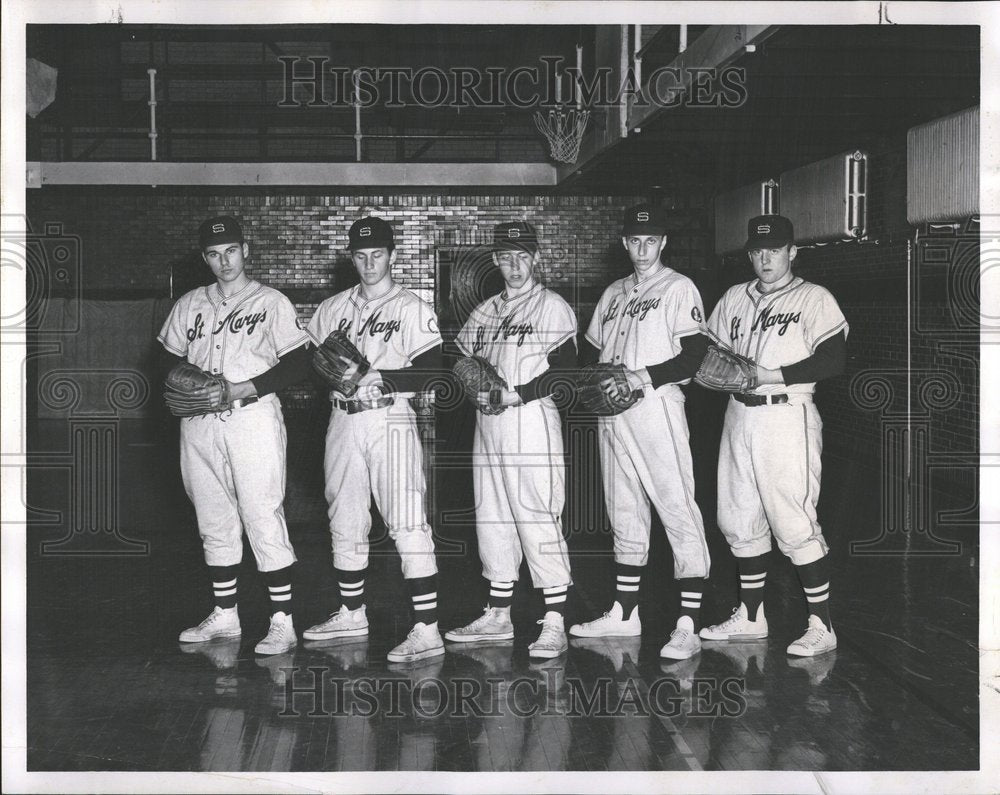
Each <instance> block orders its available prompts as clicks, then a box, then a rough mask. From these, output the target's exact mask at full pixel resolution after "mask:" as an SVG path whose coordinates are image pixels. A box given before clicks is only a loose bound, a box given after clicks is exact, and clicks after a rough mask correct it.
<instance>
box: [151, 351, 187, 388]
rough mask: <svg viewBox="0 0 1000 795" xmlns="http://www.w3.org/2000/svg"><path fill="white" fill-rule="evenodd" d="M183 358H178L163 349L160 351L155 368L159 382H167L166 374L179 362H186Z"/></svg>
mask: <svg viewBox="0 0 1000 795" xmlns="http://www.w3.org/2000/svg"><path fill="white" fill-rule="evenodd" d="M186 361H187V359H185V358H184V357H183V356H178V355H177V354H176V353H172V352H171V351H168V350H167V349H166V348H164V349H163V350H162V351H160V356H159V358H158V359H157V360H156V367H157V369H158V370H159V375H160V381H166V380H167V374H168V373H169V372H170V371H171V370H173V369H174V368H175V367H176V366H177V365H179V364H180V363H181V362H186Z"/></svg>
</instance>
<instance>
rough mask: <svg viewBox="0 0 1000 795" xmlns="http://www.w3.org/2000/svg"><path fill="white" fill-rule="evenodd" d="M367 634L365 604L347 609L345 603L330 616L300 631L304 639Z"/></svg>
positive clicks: (352, 636) (350, 636) (329, 638)
mask: <svg viewBox="0 0 1000 795" xmlns="http://www.w3.org/2000/svg"><path fill="white" fill-rule="evenodd" d="M367 634H368V615H367V613H366V612H365V606H364V605H361V607H359V608H357V609H356V610H348V609H347V607H346V606H345V605H341V606H340V610H338V611H337V612H336V613H331V614H330V617H329V618H328V619H327V620H326V621H323V622H321V623H319V624H316V625H315V626H312V627H309V629H307V630H306V631H305V632H303V633H302V637H303V638H305V639H306V640H333V639H334V638H356V637H358V636H360V635H367Z"/></svg>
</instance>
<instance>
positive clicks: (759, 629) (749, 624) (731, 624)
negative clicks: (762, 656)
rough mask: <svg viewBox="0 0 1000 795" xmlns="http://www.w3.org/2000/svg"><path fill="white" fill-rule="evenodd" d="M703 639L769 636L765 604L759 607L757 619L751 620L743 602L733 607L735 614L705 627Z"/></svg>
mask: <svg viewBox="0 0 1000 795" xmlns="http://www.w3.org/2000/svg"><path fill="white" fill-rule="evenodd" d="M698 634H699V635H701V637H702V640H758V639H760V638H766V637H767V619H766V618H764V604H763V603H761V605H760V607H758V608H757V620H756V621H751V620H750V618H749V616H748V615H747V609H746V606H745V605H744V604H743V603H742V602H741V603H740V605H739V606H738V607H736V608H733V614H732V615H731V616H730V617H729V618H727V619H726V620H725V621H723V622H722V623H721V624H713V625H712V626H710V627H704V628H703V629H702V630H701V632H699V633H698Z"/></svg>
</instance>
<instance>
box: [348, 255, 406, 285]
mask: <svg viewBox="0 0 1000 795" xmlns="http://www.w3.org/2000/svg"><path fill="white" fill-rule="evenodd" d="M351 259H352V260H353V262H354V267H355V269H356V270H357V271H358V276H360V277H361V283H362V284H364V285H367V286H368V287H376V286H378V285H381V284H383V283H384V282H388V281H390V280H391V279H392V276H391V272H392V264H393V263H394V262H395V261H396V250H395V249H393V250H392V252H391V253H390V251H389V249H387V248H359V249H356V250H354V251H352V252H351Z"/></svg>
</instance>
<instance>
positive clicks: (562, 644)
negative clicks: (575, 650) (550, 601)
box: [528, 610, 568, 658]
mask: <svg viewBox="0 0 1000 795" xmlns="http://www.w3.org/2000/svg"><path fill="white" fill-rule="evenodd" d="M538 623H539V624H541V625H542V631H541V633H539V635H538V640H536V641H535V642H534V643H532V644H531V645H529V646H528V656H529V657H542V658H551V657H558V656H559V655H560V654H562V653H563V652H564V651H566V649H567V648H568V645H567V643H566V628H565V624H564V623H563V617H562V613H556V612H555V611H554V610H550V611H549V612H548V613H546V614H545V618H543V619H541V620H540V621H538Z"/></svg>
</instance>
